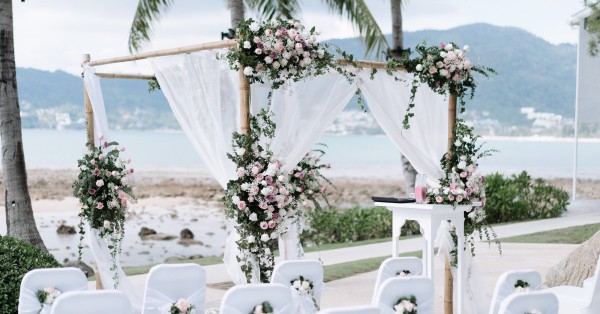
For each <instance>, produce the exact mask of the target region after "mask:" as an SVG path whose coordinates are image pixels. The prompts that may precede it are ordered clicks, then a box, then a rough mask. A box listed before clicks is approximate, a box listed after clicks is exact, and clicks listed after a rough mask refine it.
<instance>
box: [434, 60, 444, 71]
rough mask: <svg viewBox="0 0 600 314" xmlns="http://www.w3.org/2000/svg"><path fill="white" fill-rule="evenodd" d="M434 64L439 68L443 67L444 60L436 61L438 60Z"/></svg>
mask: <svg viewBox="0 0 600 314" xmlns="http://www.w3.org/2000/svg"><path fill="white" fill-rule="evenodd" d="M435 66H437V67H438V68H440V69H441V68H443V67H444V62H442V61H438V62H436V64H435Z"/></svg>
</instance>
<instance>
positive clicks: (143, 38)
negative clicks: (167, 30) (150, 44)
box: [128, 0, 174, 53]
mask: <svg viewBox="0 0 600 314" xmlns="http://www.w3.org/2000/svg"><path fill="white" fill-rule="evenodd" d="M173 1H174V0H139V2H138V6H137V9H136V10H135V16H134V18H133V22H132V23H131V29H130V30H129V43H128V46H129V52H131V53H133V52H137V51H138V50H139V49H140V48H141V47H142V46H143V44H144V43H145V42H147V41H149V40H150V36H151V35H152V22H154V21H155V20H158V19H159V18H160V15H161V14H163V13H164V12H166V11H167V10H168V9H169V6H170V5H171V4H172V3H173Z"/></svg>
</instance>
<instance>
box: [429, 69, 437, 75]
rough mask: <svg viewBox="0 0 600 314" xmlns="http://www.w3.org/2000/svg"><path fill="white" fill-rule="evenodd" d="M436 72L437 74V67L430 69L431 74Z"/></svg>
mask: <svg viewBox="0 0 600 314" xmlns="http://www.w3.org/2000/svg"><path fill="white" fill-rule="evenodd" d="M436 72H437V69H436V68H435V67H431V68H429V74H434V73H436Z"/></svg>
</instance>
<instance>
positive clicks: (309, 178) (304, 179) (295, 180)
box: [289, 144, 332, 209]
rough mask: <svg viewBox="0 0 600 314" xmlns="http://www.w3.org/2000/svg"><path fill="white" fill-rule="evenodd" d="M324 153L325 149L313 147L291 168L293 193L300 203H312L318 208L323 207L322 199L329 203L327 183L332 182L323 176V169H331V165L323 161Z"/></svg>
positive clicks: (306, 204) (305, 204)
mask: <svg viewBox="0 0 600 314" xmlns="http://www.w3.org/2000/svg"><path fill="white" fill-rule="evenodd" d="M321 145H323V146H325V145H324V144H321ZM323 155H325V151H324V150H323V149H313V150H311V151H310V152H308V153H306V155H305V156H304V157H303V158H302V160H300V162H299V163H298V165H297V166H296V167H295V168H294V169H292V170H290V172H289V175H290V184H291V185H292V187H293V192H292V195H293V196H294V198H295V199H296V200H297V203H298V205H303V206H305V207H307V206H309V205H310V204H311V203H312V204H313V205H314V206H315V208H317V209H318V208H321V205H320V204H319V201H320V200H322V201H324V202H325V203H328V199H327V196H328V195H329V194H328V192H327V185H328V184H329V185H332V183H331V181H329V180H328V179H327V178H326V177H325V176H323V174H322V173H321V170H322V169H330V168H331V165H330V164H328V163H323V162H321V158H322V157H323Z"/></svg>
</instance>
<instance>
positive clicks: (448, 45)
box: [444, 44, 454, 51]
mask: <svg viewBox="0 0 600 314" xmlns="http://www.w3.org/2000/svg"><path fill="white" fill-rule="evenodd" d="M444 49H446V51H451V50H452V49H454V46H452V44H447V45H446V47H444Z"/></svg>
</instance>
